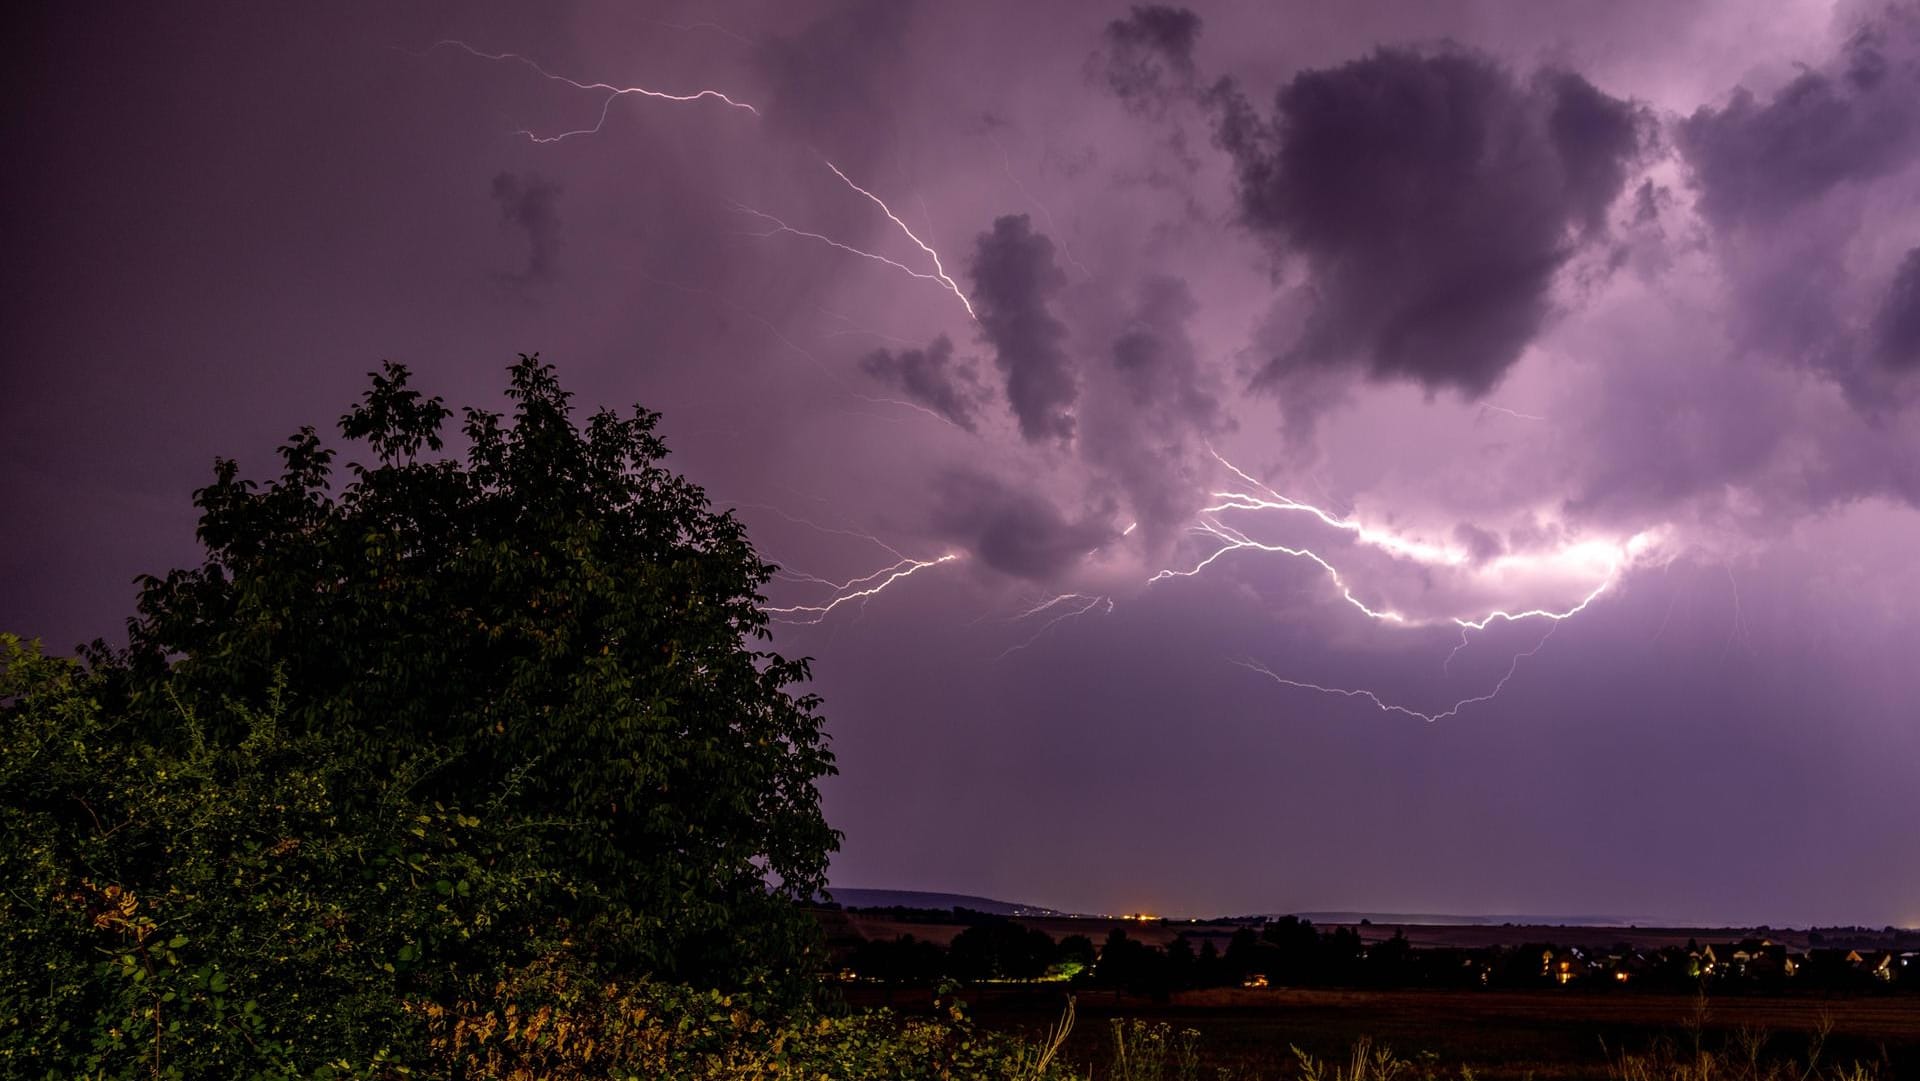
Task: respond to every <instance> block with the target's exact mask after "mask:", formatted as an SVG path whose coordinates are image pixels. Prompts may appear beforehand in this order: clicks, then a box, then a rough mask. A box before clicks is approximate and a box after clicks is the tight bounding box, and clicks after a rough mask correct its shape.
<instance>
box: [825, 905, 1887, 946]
mask: <svg viewBox="0 0 1920 1081" xmlns="http://www.w3.org/2000/svg"><path fill="white" fill-rule="evenodd" d="M815 915H816V917H818V918H819V919H820V921H821V924H822V926H823V927H824V928H825V929H826V930H827V933H828V937H829V938H836V937H837V938H841V939H848V938H849V937H850V938H853V939H867V940H886V939H891V938H896V937H898V936H900V935H912V936H914V937H915V938H918V939H921V940H924V941H928V942H933V943H935V944H936V945H940V946H945V945H948V944H949V943H951V942H952V941H953V937H954V936H955V935H957V934H959V933H960V932H961V931H962V930H964V929H965V928H966V924H965V923H963V922H960V921H958V920H955V921H952V922H928V921H924V920H915V919H900V918H896V917H893V916H891V915H886V914H882V913H877V912H861V911H835V910H829V909H821V910H818V911H816V913H815ZM1013 922H1015V923H1018V924H1021V925H1023V926H1026V927H1031V928H1034V929H1035V930H1039V931H1045V932H1046V933H1047V934H1048V935H1049V936H1051V937H1052V938H1053V939H1054V940H1055V941H1058V940H1060V939H1062V938H1065V937H1066V936H1068V935H1085V936H1087V937H1088V938H1090V939H1092V940H1093V941H1094V942H1096V943H1098V942H1100V941H1102V940H1103V939H1105V938H1106V936H1107V932H1108V931H1110V930H1112V929H1113V928H1115V927H1120V928H1124V929H1125V930H1126V932H1127V935H1128V936H1129V937H1131V938H1133V939H1135V940H1137V941H1140V942H1144V943H1146V944H1147V945H1149V946H1156V947H1163V948H1164V947H1165V946H1166V945H1167V944H1168V943H1170V942H1172V941H1173V940H1174V938H1175V937H1177V936H1179V935H1186V936H1187V937H1188V939H1190V940H1191V941H1192V942H1193V944H1194V946H1195V948H1196V949H1197V948H1198V947H1199V945H1200V944H1201V943H1202V942H1205V941H1208V940H1211V941H1212V942H1213V943H1214V945H1215V947H1216V948H1218V949H1225V948H1226V944H1227V940H1228V939H1231V938H1232V937H1233V933H1234V931H1236V930H1238V929H1239V928H1240V927H1242V926H1258V925H1257V924H1256V923H1254V922H1253V921H1244V922H1243V921H1235V920H1204V921H1198V922H1188V921H1185V920H1154V921H1148V922H1141V921H1137V920H1125V919H1118V918H1103V917H1094V916H1017V917H1013ZM1316 926H1318V927H1319V928H1320V929H1321V930H1323V931H1326V930H1331V929H1333V928H1335V927H1352V928H1353V929H1354V930H1355V931H1356V932H1358V933H1359V935H1360V937H1361V939H1362V940H1363V941H1366V942H1369V943H1372V942H1381V941H1384V940H1386V939H1389V938H1392V937H1393V935H1394V933H1395V932H1396V931H1397V932H1400V933H1403V934H1405V935H1406V937H1407V942H1408V943H1409V944H1410V945H1412V946H1413V947H1414V948H1415V949H1435V948H1453V949H1477V948H1481V947H1486V946H1519V945H1523V944H1532V943H1538V942H1551V943H1553V944H1554V945H1556V946H1580V947H1584V948H1590V949H1605V948H1610V947H1613V946H1617V945H1621V944H1623V943H1624V944H1626V945H1629V946H1632V947H1634V948H1635V949H1641V950H1656V949H1660V948H1662V947H1666V946H1684V945H1686V944H1687V942H1689V941H1696V942H1701V943H1708V942H1737V941H1739V940H1741V939H1743V938H1749V937H1761V936H1764V937H1766V938H1770V939H1772V940H1773V941H1775V942H1778V943H1780V944H1782V945H1784V946H1786V947H1787V948H1788V949H1789V950H1794V951H1804V950H1806V949H1807V948H1808V947H1809V946H1812V945H1827V946H1845V947H1850V948H1879V947H1883V946H1892V945H1894V943H1893V942H1892V941H1890V940H1889V936H1888V934H1887V933H1885V932H1881V931H1872V930H1860V931H1857V932H1852V933H1849V932H1843V931H1835V930H1828V931H1826V932H1825V935H1824V938H1823V940H1822V941H1820V942H1818V943H1815V942H1814V941H1812V940H1810V939H1809V935H1808V932H1807V931H1805V930H1791V929H1787V930H1775V929H1772V928H1758V927H1596V926H1585V925H1578V924H1537V923H1536V924H1521V923H1505V924H1417V923H1404V924H1395V923H1371V924H1334V923H1327V924H1318V925H1316ZM1903 948H1908V949H1910V948H1912V947H1911V946H1905V947H1903Z"/></svg>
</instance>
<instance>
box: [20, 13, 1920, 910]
mask: <svg viewBox="0 0 1920 1081" xmlns="http://www.w3.org/2000/svg"><path fill="white" fill-rule="evenodd" d="M39 18H40V20H41V21H40V22H39V23H38V24H37V25H32V26H30V27H29V28H28V41H27V45H28V46H29V47H28V48H26V49H23V50H22V53H23V55H26V56H30V57H32V58H33V59H32V60H31V61H30V63H29V64H28V66H26V67H20V68H15V69H12V70H10V71H9V72H8V73H7V74H6V76H5V78H6V79H7V80H9V86H8V90H9V92H10V96H9V100H11V101H14V102H18V103H23V104H22V105H20V106H18V107H16V108H13V109H10V110H8V113H7V116H6V120H5V123H6V125H7V133H6V134H7V137H8V138H7V145H8V146H10V147H13V148H16V151H17V153H16V155H15V164H14V165H13V167H12V168H11V169H10V175H9V178H8V180H7V181H6V183H7V185H8V193H7V194H8V198H7V199H5V200H4V202H3V203H0V214H4V215H5V235H6V236H8V237H9V238H10V239H12V240H13V241H14V244H13V247H14V249H15V251H14V258H12V259H10V260H9V261H8V267H7V270H6V274H7V279H6V283H5V285H6V288H5V290H4V291H3V292H0V305H3V306H4V311H5V325H6V327H7V328H8V330H9V331H10V332H11V335H10V339H11V340H10V341H9V342H8V346H9V348H8V351H7V356H8V359H7V360H6V361H5V363H4V366H3V367H0V505H4V506H5V507H7V508H8V510H7V513H6V518H5V522H4V541H5V543H4V545H3V546H0V626H4V627H6V628H8V629H16V630H19V631H23V632H26V633H29V634H38V635H42V636H44V637H45V638H46V639H47V640H48V642H49V644H50V646H53V647H55V648H65V647H67V646H69V645H71V644H73V643H75V642H77V641H79V640H81V639H83V638H90V637H92V636H94V635H97V634H105V635H108V636H109V637H111V636H113V635H114V633H115V631H116V629H117V628H118V627H119V626H120V621H121V619H122V618H123V617H124V616H125V614H126V613H127V611H128V610H129V608H130V605H131V602H132V596H133V588H132V585H131V580H132V578H133V576H134V575H136V574H138V573H142V572H148V571H157V570H160V569H163V568H165V567H167V566H171V565H175V564H179V563H182V562H185V561H188V560H191V559H193V558H194V552H195V548H194V544H193V538H192V516H191V508H190V505H189V502H188V498H189V493H190V491H191V490H192V489H193V488H195V487H197V486H199V485H201V484H204V483H205V481H206V478H207V475H208V469H209V467H210V463H211V461H212V459H213V457H214V456H215V455H217V454H223V455H232V456H237V457H238V458H239V459H240V460H241V463H242V467H243V469H251V470H253V471H254V472H255V473H256V474H258V473H262V472H264V471H266V470H267V469H269V468H270V463H271V458H270V456H269V452H270V450H271V448H272V447H273V446H274V444H275V443H276V442H277V441H278V440H279V439H280V438H282V437H284V436H285V435H286V434H287V433H288V432H290V431H292V430H293V429H294V428H295V427H297V426H299V425H301V424H305V423H324V422H325V421H326V420H327V418H329V417H333V416H336V415H338V413H339V412H340V410H341V409H342V408H343V407H344V406H345V404H346V403H347V402H348V401H349V400H351V399H352V397H353V396H354V395H355V394H357V392H358V390H359V388H360V385H361V382H362V380H363V378H364V373H365V372H366V371H367V370H368V369H370V368H372V367H374V366H375V365H376V364H377V362H378V361H379V360H380V359H381V358H383V357H384V358H392V359H396V360H401V361H404V362H406V363H408V364H410V365H412V366H414V368H415V369H416V370H417V371H418V372H419V376H420V379H419V381H420V382H421V384H422V385H423V386H426V387H429V388H432V389H433V390H434V391H436V392H438V393H441V394H443V395H445V396H446V397H447V398H448V399H449V400H450V402H453V403H455V404H464V403H466V402H470V401H471V402H479V403H497V400H498V388H499V387H500V385H501V382H502V374H503V371H504V368H505V366H506V365H507V364H508V363H509V362H510V361H511V360H512V359H513V357H514V354H515V353H516V352H518V351H521V350H526V351H533V350H539V351H541V352H542V353H543V354H544V355H545V356H546V357H548V358H549V359H552V360H554V361H556V362H558V363H559V364H560V366H561V370H562V374H563V377H564V378H565V379H566V380H567V381H568V383H569V385H570V386H571V387H573V388H574V389H575V390H576V391H577V393H578V395H579V397H580V400H582V401H584V402H604V403H613V404H618V403H627V402H633V401H638V402H641V403H643V404H645V405H647V406H648V407H650V408H654V409H659V410H662V411H663V412H664V414H665V421H664V423H663V430H664V433H665V435H666V436H667V438H668V440H669V442H670V444H671V445H672V446H673V447H674V450H675V457H674V462H675V464H676V465H677V466H678V467H679V468H680V469H682V470H684V471H686V472H687V473H688V474H689V475H690V476H692V477H693V478H694V479H695V480H697V481H699V482H701V483H703V484H705V485H707V487H708V488H709V490H710V492H711V493H712V494H713V496H714V498H715V499H716V501H717V502H720V503H722V504H723V505H730V506H735V507H737V508H739V510H740V513H741V514H742V516H743V517H744V518H745V519H746V520H747V521H748V523H749V525H750V527H751V529H752V533H753V536H754V537H755V539H756V542H757V543H758V544H759V545H760V546H761V547H762V549H763V550H764V551H765V552H766V554H767V555H768V557H769V558H770V559H773V560H775V561H777V562H779V563H780V564H781V565H782V566H783V567H784V568H786V570H787V571H788V572H790V573H788V574H786V575H783V577H782V579H781V580H779V581H777V582H776V583H775V584H774V586H773V590H774V596H773V603H774V604H776V605H778V606H781V607H785V608H795V609H796V611H794V612H792V613H790V614H789V618H791V619H796V620H798V622H788V623H783V624H782V625H781V626H780V627H779V634H778V637H777V639H776V642H777V644H778V646H779V647H780V648H782V649H784V650H786V651H788V652H791V653H804V654H811V655H814V656H815V657H816V658H817V662H816V674H817V678H818V689H819V690H820V691H821V693H823V694H824V695H825V696H826V700H827V714H828V717H829V724H830V730H831V732H832V733H833V736H834V741H835V748H836V750H837V753H838V754H839V755H840V759H841V765H842V776H841V777H839V778H837V779H835V780H834V781H833V782H832V783H831V784H830V785H829V786H828V788H827V803H828V812H829V815H830V817H831V818H832V820H833V822H834V823H835V825H837V826H839V827H840V828H841V829H843V830H845V831H846V834H847V841H846V847H845V850H844V851H843V852H842V853H841V854H840V856H839V857H838V859H837V860H836V862H835V864H834V869H833V879H834V881H835V882H836V883H839V884H841V885H844V886H877V887H894V888H919V889H941V890H951V891H957V892H968V893H976V894H986V895H992V896H999V897H1004V898H1007V899H1011V900H1019V901H1030V902H1034V903H1040V904H1047V905H1052V906H1055V907H1060V908H1070V909H1080V910H1090V911H1122V910H1125V911H1135V910H1140V909H1153V910H1161V911H1170V912H1176V913H1181V914H1195V915H1205V914H1220V913H1230V912H1252V911H1275V910H1281V911H1283V910H1287V909H1300V910H1310V909H1311V910H1324V909H1362V910H1373V911H1418V912H1448V911H1452V912H1476V913H1487V912H1492V913H1513V912H1523V913H1543V914H1551V913H1582V914H1591V913H1611V914H1616V915H1619V916H1622V917H1625V918H1630V919H1637V920H1640V921H1643V922H1646V921H1652V920H1660V919H1667V920H1712V921H1755V922H1771V923H1774V924H1776V925H1777V924H1785V923H1807V922H1843V923H1856V922H1857V923H1868V924H1876V925H1877V924H1883V923H1903V924H1908V925H1912V924H1920V907H1916V906H1917V905H1920V901H1916V898H1920V861H1915V860H1914V859H1912V858H1911V856H1912V849H1913V838H1914V837H1916V836H1920V795H1916V791H1920V786H1916V785H1915V784H1914V783H1913V771H1912V766H1911V763H1913V762H1915V761H1920V705H1917V704H1916V703H1920V693H1916V692H1917V691H1920V688H1917V687H1916V681H1915V676H1914V672H1913V666H1912V663H1911V658H1912V657H1913V656H1914V655H1915V651H1916V649H1920V620H1916V618H1915V615H1914V613H1913V610H1912V605H1913V603H1914V602H1915V601H1916V600H1920V561H1916V560H1915V558H1914V557H1913V555H1912V553H1913V552H1915V551H1920V404H1917V403H1920V214H1916V213H1915V193H1916V192H1920V8H1916V7H1914V6H1912V5H1894V6H1891V7H1888V6H1881V5H1879V4H1871V3H1854V2H1851V0H1848V2H1843V3H1840V4H1837V5H1835V4H1830V3H1799V4H1783V5H1770V6H1769V7H1768V9H1767V11H1766V12H1765V14H1764V15H1763V14H1760V13H1757V11H1756V9H1755V8H1753V6H1752V5H1750V4H1746V3H1744V2H1739V0H1712V2H1703V3H1691V4H1671V3H1664V2H1662V3H1653V2H1651V0H1649V2H1629V3H1623V4H1612V5H1594V4H1589V3H1573V2H1571V0H1566V2H1562V0H1546V2H1539V3H1528V4H1521V5H1505V4H1495V3H1491V2H1472V0H1446V2H1439V3H1430V2H1422V3H1401V2H1394V0H1371V2H1366V3H1354V4H1327V3H1318V2H1306V0H1301V2H1297V3H1290V4H1279V5H1271V4H1264V3H1261V4H1255V3H1239V2H1227V3H1219V4H1195V5H1194V6H1193V7H1192V8H1191V9H1189V8H1181V7H1130V6H1127V5H1124V4H1074V5H1030V4H1020V3H1005V4H987V5H944V4H920V5H911V4H900V3H892V2H873V3H850V4H821V5H801V4H786V3H732V2H727V3H720V4H700V5H693V4H686V5H677V4H663V5H658V6H653V7H648V6H644V5H639V6H636V5H628V4H573V5H564V6H559V7H553V6H548V7H542V8H540V9H537V10H535V9H517V8H508V7H496V8H485V7H475V6H473V5H469V4H451V3H449V4H437V5H415V6H409V7H407V8H405V9H399V10H395V9H390V8H388V7H386V6H384V5H371V4H368V5H342V6H333V7H330V8H328V9H327V10H326V11H324V12H318V11H316V12H306V13H301V14H299V15H296V16H287V15H286V14H284V13H274V14H267V13H263V12H261V11H258V10H256V8H255V7H254V6H251V5H240V4H234V5H230V6H227V7H226V8H225V9H215V8H209V9H203V10H202V11H201V12H200V13H199V14H197V15H191V16H182V15H180V14H178V13H161V12H142V11H118V12H114V13H111V14H106V13H101V14H97V15H88V14H85V13H79V14H72V13H62V14H59V15H52V14H48V15H42V16H39ZM509 53H510V54H516V55H517V56H519V57H524V58H526V59H525V60H519V59H515V58H513V57H511V56H505V55H503V54H509ZM526 61H531V62H532V63H528V62H526ZM536 64H537V65H538V66H537V67H536V66H535V65H536ZM543 74H544V75H547V76H565V77H566V78H565V79H560V78H552V77H543ZM567 80H573V81H572V82H569V81H567ZM601 82H604V83H606V84H609V86H610V87H613V88H619V87H635V88H644V89H646V90H649V91H654V92H657V93H655V94H651V95H650V94H643V93H639V92H634V93H625V94H612V93H610V92H609V91H608V90H604V89H603V90H594V89H592V88H591V87H590V86H589V87H587V88H584V89H583V88H582V87H581V86H579V85H576V84H594V83H601ZM708 90H710V91H716V92H718V93H717V94H710V95H705V96H696V95H699V93H700V92H701V91H708ZM660 94H670V95H675V96H676V97H663V96H659V95H660ZM719 94H724V95H725V97H724V98H723V97H720V96H719ZM679 99H685V100H679ZM748 106H750V108H749V107H748ZM556 136H564V137H562V138H555V137H556ZM944 556H951V557H953V558H951V559H947V560H945V561H942V562H934V561H935V560H938V559H940V558H941V557H944ZM896 561H900V562H896ZM920 564H925V565H924V566H922V565H920ZM888 568H892V569H893V570H894V571H897V570H900V569H911V570H912V573H911V574H908V575H906V576H904V577H900V578H896V579H893V580H891V583H890V584H888V585H887V586H886V588H885V589H884V590H883V591H881V592H879V593H876V594H874V595H873V596H871V597H869V598H865V599H864V600H859V599H856V600H847V601H844V602H841V603H839V604H837V605H834V604H833V601H834V599H835V597H837V596H840V595H842V594H843V593H845V592H848V591H847V590H842V591H839V592H836V591H835V590H833V589H832V588H831V587H830V585H827V584H822V582H821V581H819V580H820V579H825V580H827V582H828V583H831V582H848V581H851V580H854V579H857V578H862V577H863V576H868V575H873V574H875V573H876V572H879V571H882V570H885V569H888ZM809 579H812V580H809ZM879 580H881V579H877V578H876V579H871V580H870V581H879ZM830 606H831V607H830ZM829 607H830V610H827V611H824V612H822V611H818V609H821V608H829ZM1502 613H1504V615H1503V614H1502ZM1529 613H1531V614H1529ZM1781 868H1792V869H1793V873H1791V874H1784V875H1783V874H1781V873H1780V869H1781Z"/></svg>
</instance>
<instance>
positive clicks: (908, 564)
mask: <svg viewBox="0 0 1920 1081" xmlns="http://www.w3.org/2000/svg"><path fill="white" fill-rule="evenodd" d="M959 558H960V557H959V556H958V555H956V554H953V553H951V552H950V553H948V554H946V555H943V556H940V557H939V558H937V559H902V560H901V561H899V562H898V563H895V564H893V565H891V566H887V567H882V568H881V569H879V570H877V571H874V572H873V573H872V574H868V575H864V576H862V577H859V578H852V579H849V580H847V581H845V582H833V581H829V580H827V579H824V578H815V577H813V576H812V575H793V576H792V577H794V578H795V579H798V580H801V581H811V582H817V583H820V584H822V585H825V586H828V587H829V588H831V589H833V590H835V591H836V592H835V593H834V595H833V596H832V598H831V599H829V600H828V601H827V602H826V603H824V604H794V605H787V606H784V607H774V606H772V605H768V606H767V607H766V608H765V609H763V610H764V611H766V612H770V613H772V614H773V615H775V616H776V617H782V616H784V617H789V618H784V619H780V620H779V622H782V623H805V624H813V623H819V622H821V621H822V620H824V619H826V618H827V615H828V613H830V612H832V611H833V610H834V609H835V608H838V607H840V606H841V605H843V604H846V603H848V602H851V601H857V602H859V603H860V605H861V606H862V607H865V605H866V602H867V600H868V599H870V598H872V597H873V596H874V595H876V594H878V593H880V592H881V591H882V590H884V589H886V588H887V587H888V586H890V585H892V584H893V583H895V582H898V581H899V580H901V579H902V578H906V577H909V576H911V575H914V574H917V573H919V572H920V571H923V570H926V569H927V568H928V567H937V566H939V565H940V564H942V563H951V562H953V561H954V560H956V559H959ZM856 587H857V588H856Z"/></svg>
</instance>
